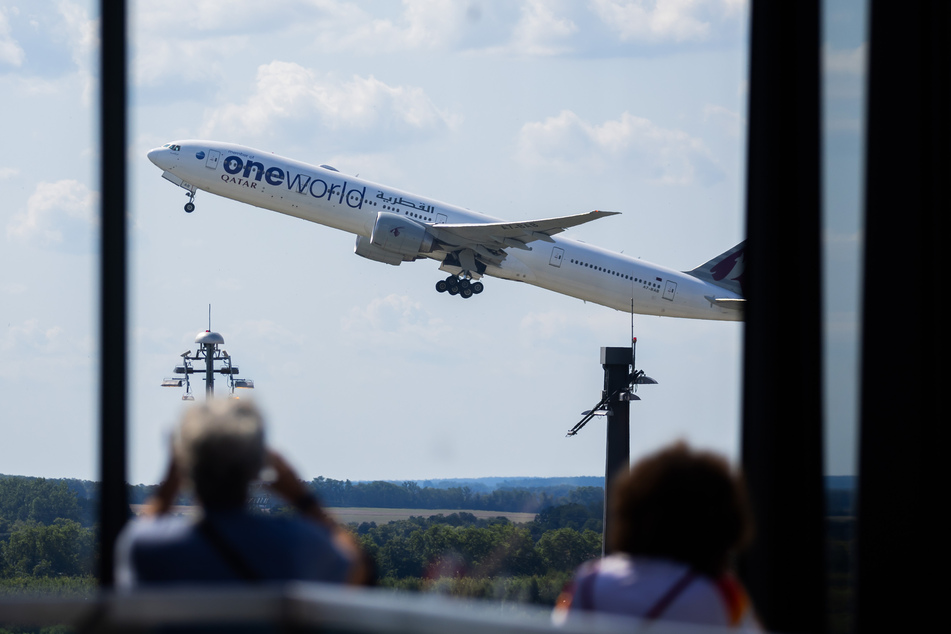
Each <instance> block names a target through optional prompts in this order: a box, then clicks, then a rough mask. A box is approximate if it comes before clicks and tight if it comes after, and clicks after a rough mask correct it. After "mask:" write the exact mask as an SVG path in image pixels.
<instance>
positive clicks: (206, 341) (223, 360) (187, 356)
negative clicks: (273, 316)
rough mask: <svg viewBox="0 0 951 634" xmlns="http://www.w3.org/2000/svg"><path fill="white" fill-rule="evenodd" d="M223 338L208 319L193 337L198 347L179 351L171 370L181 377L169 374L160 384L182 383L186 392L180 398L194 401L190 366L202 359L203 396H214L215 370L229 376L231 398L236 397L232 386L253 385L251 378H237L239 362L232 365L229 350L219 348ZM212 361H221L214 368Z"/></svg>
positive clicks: (250, 387) (180, 384) (241, 387)
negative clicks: (204, 325)
mask: <svg viewBox="0 0 951 634" xmlns="http://www.w3.org/2000/svg"><path fill="white" fill-rule="evenodd" d="M224 342H225V338H224V337H222V336H221V335H220V334H219V333H217V332H212V331H211V324H210V323H209V328H208V330H205V331H203V332H200V333H198V335H197V336H196V337H195V343H197V344H198V350H197V352H195V353H194V354H192V351H191V350H186V351H185V352H183V353H182V354H181V357H182V365H177V366H175V369H174V370H173V372H174V373H175V374H180V375H182V376H183V377H184V378H178V377H174V378H170V379H164V380H163V381H162V387H182V386H183V385H184V386H185V394H184V395H182V400H183V401H194V400H195V397H194V395H192V388H191V381H190V379H189V376H190V375H192V374H194V373H195V371H196V368H195V367H194V366H193V363H194V362H203V363H204V364H205V367H204V373H205V398H206V399H211V398H214V396H215V373H216V372H217V373H218V374H223V375H225V376H227V377H228V387H229V389H230V394H229V396H230V397H231V398H238V397H237V396H235V393H234V391H235V388H239V389H254V381H252V380H251V379H239V378H236V377H237V375H238V366H236V365H233V364H232V362H231V355H230V354H228V351H227V350H225V349H223V348H220V347H219V346H221V345H223V344H224ZM215 363H219V364H221V367H220V368H218V369H217V370H216V369H215Z"/></svg>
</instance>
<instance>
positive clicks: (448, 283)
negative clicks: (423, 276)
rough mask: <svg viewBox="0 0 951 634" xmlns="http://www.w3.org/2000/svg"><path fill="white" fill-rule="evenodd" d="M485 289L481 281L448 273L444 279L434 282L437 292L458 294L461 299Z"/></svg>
mask: <svg viewBox="0 0 951 634" xmlns="http://www.w3.org/2000/svg"><path fill="white" fill-rule="evenodd" d="M483 290H485V285H484V284H482V282H473V281H471V280H470V279H469V278H466V277H459V276H458V275H450V276H449V277H447V278H446V279H444V280H439V281H438V282H436V291H437V292H439V293H446V292H448V293H449V294H450V295H459V296H460V297H462V298H463V299H469V298H470V297H472V296H473V295H478V294H479V293H481V292H482V291H483Z"/></svg>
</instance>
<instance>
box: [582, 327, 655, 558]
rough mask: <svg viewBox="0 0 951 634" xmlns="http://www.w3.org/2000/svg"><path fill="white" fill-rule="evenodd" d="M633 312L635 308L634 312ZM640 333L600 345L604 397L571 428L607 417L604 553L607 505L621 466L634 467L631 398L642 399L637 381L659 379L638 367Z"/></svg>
mask: <svg viewBox="0 0 951 634" xmlns="http://www.w3.org/2000/svg"><path fill="white" fill-rule="evenodd" d="M632 314H633V312H632ZM636 349H637V337H634V336H633V335H631V347H630V348H601V367H602V368H604V389H603V390H602V391H601V400H600V401H598V403H597V405H595V406H594V407H593V408H592V409H589V410H587V411H585V412H582V415H583V416H584V418H582V419H581V422H579V423H578V424H577V425H575V426H574V427H572V428H571V429H569V430H568V434H567V435H568V436H574V435H575V434H577V433H578V432H579V431H580V430H581V428H582V427H584V426H585V425H587V424H588V423H589V422H590V421H591V420H592V419H593V418H594V417H595V416H604V417H606V418H607V439H606V442H605V460H604V523H603V525H602V527H603V528H602V531H603V532H602V537H601V554H602V555H608V554H610V553H611V551H610V548H609V546H608V543H607V535H608V534H609V532H608V524H609V523H610V521H611V518H610V517H609V516H608V509H609V508H610V506H611V504H610V502H611V495H612V493H613V491H614V486H615V483H616V482H617V478H618V475H619V474H620V473H621V470H622V469H630V467H631V424H630V423H631V401H639V400H641V397H639V396H638V395H637V394H635V393H634V392H635V390H637V386H638V385H656V384H657V381H655V380H654V379H652V378H651V377H649V376H647V375H646V374H645V373H644V371H643V370H638V369H636V366H635V364H634V363H635V356H634V354H635V351H636Z"/></svg>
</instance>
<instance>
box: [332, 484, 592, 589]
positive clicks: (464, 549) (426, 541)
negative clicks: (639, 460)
mask: <svg viewBox="0 0 951 634" xmlns="http://www.w3.org/2000/svg"><path fill="white" fill-rule="evenodd" d="M602 513H603V504H602V503H601V501H597V502H595V503H592V504H588V505H584V504H578V503H569V504H565V505H561V506H555V507H549V508H547V509H545V510H543V511H542V512H541V513H539V514H538V515H537V516H536V518H535V520H534V521H532V522H528V523H525V524H513V523H512V522H510V521H509V520H507V519H505V518H503V517H498V518H493V519H477V518H476V517H475V516H474V515H472V514H471V513H465V512H462V513H452V514H451V515H448V516H443V515H436V516H432V517H429V518H424V517H411V518H410V519H408V520H398V521H394V522H389V523H388V524H385V525H380V526H378V525H377V524H375V523H373V522H364V523H363V524H360V525H356V524H351V525H350V528H351V530H353V531H354V532H355V533H356V534H357V538H358V540H359V541H360V544H361V545H362V547H363V548H364V550H365V551H366V552H367V554H368V555H369V556H370V557H371V559H372V560H373V561H374V562H375V564H376V566H377V576H378V578H379V580H380V584H381V585H383V586H385V587H391V588H398V589H404V590H417V591H419V590H423V591H434V592H442V593H446V594H450V595H453V596H465V597H472V598H484V599H496V600H499V599H501V600H511V601H520V602H532V603H539V604H544V605H553V604H554V602H555V599H556V598H557V596H558V593H559V592H560V590H561V589H562V588H563V587H564V585H565V583H566V582H567V581H568V580H569V578H570V577H571V574H572V571H573V570H574V569H575V568H577V567H578V566H579V565H580V564H581V563H583V562H584V561H587V560H589V559H593V558H595V557H598V556H600V554H601V523H602V519H601V516H602Z"/></svg>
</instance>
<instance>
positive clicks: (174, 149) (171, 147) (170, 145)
mask: <svg viewBox="0 0 951 634" xmlns="http://www.w3.org/2000/svg"><path fill="white" fill-rule="evenodd" d="M162 147H167V148H168V149H170V150H171V151H172V152H178V151H179V150H181V149H182V146H180V145H172V144H171V143H166V144H165V145H163V146H162Z"/></svg>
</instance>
